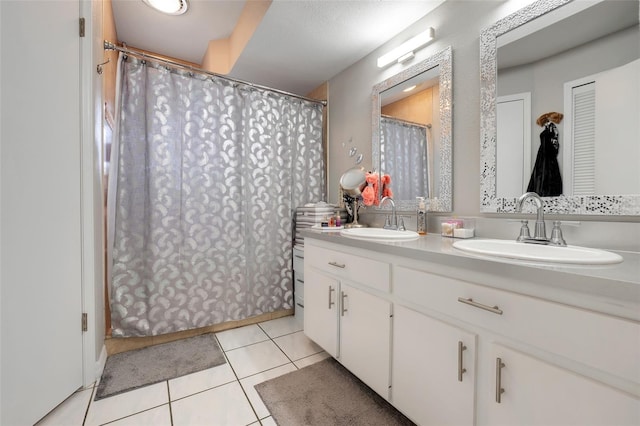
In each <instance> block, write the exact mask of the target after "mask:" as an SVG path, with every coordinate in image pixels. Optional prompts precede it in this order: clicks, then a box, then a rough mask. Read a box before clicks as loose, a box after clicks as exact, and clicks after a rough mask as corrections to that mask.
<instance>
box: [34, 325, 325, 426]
mask: <svg viewBox="0 0 640 426" xmlns="http://www.w3.org/2000/svg"><path fill="white" fill-rule="evenodd" d="M216 337H217V338H218V342H219V343H220V347H221V348H222V349H223V351H224V353H225V356H226V358H227V363H226V364H223V365H219V366H217V367H214V368H210V369H208V370H204V371H200V372H197V373H193V374H190V375H188V376H183V377H178V378H176V379H172V380H168V381H165V382H162V383H157V384H155V385H151V386H147V387H144V388H141V389H136V390H133V391H130V392H127V393H123V394H120V395H116V396H112V397H109V398H105V399H102V400H100V401H93V393H94V390H95V387H93V388H90V389H84V390H80V391H78V392H76V393H75V394H73V395H72V396H71V397H70V398H69V399H67V400H66V401H64V402H63V403H62V404H61V405H60V406H58V407H57V408H56V409H55V410H54V411H52V412H51V413H49V415H48V416H47V417H45V418H44V419H42V420H41V421H40V422H39V423H38V426H49V425H56V426H76V425H77V426H81V425H86V426H94V425H103V424H109V425H115V426H124V425H132V426H134V425H135V426H141V425H153V426H163V425H167V426H183V425H184V426H186V425H190V426H192V425H216V426H226V425H229V426H232V425H233V426H242V425H256V426H258V425H275V422H274V421H273V419H272V418H271V417H270V415H269V411H268V410H267V408H266V407H265V406H264V404H263V403H262V400H261V399H260V397H259V396H258V394H257V392H256V391H255V389H254V387H253V386H254V385H256V384H257V383H261V382H263V381H266V380H269V379H272V378H274V377H277V376H280V375H282V374H285V373H288V372H290V371H294V370H296V369H299V368H302V367H304V366H307V365H309V364H313V363H314V362H317V361H320V360H322V359H324V358H326V357H327V356H328V355H327V353H326V352H324V351H322V349H320V347H319V346H317V345H316V344H315V343H313V342H312V341H310V340H309V339H308V338H307V337H306V336H305V335H304V333H303V332H302V327H301V325H300V323H299V322H298V321H297V320H296V319H295V318H294V317H292V316H291V317H284V318H279V319H276V320H271V321H266V322H262V323H259V324H254V325H248V326H245V327H241V328H236V329H234V330H227V331H222V332H219V333H216Z"/></svg>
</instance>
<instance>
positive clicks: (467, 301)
mask: <svg viewBox="0 0 640 426" xmlns="http://www.w3.org/2000/svg"><path fill="white" fill-rule="evenodd" d="M458 302H461V303H464V304H467V305H471V306H473V307H475V308H480V309H484V310H485V311H489V312H492V313H494V314H498V315H502V309H500V308H498V306H489V305H483V304H482V303H478V302H474V301H473V299H471V298H469V299H465V298H463V297H458Z"/></svg>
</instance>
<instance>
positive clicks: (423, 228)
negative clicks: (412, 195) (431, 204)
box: [416, 197, 427, 235]
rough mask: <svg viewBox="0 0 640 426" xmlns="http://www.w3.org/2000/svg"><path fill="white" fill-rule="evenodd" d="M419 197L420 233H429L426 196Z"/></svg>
mask: <svg viewBox="0 0 640 426" xmlns="http://www.w3.org/2000/svg"><path fill="white" fill-rule="evenodd" d="M416 198H417V199H418V211H417V212H416V213H417V225H416V230H417V231H418V235H427V206H426V204H425V202H424V197H416Z"/></svg>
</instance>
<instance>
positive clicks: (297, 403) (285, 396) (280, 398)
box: [255, 358, 414, 426]
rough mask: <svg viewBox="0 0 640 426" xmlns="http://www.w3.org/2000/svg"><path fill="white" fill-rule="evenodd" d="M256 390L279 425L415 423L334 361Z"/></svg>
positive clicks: (350, 425) (276, 380)
mask: <svg viewBox="0 0 640 426" xmlns="http://www.w3.org/2000/svg"><path fill="white" fill-rule="evenodd" d="M255 388H256V390H257V391H258V394H259V395H260V397H261V398H262V401H263V402H264V404H265V405H266V406H267V408H268V409H269V412H270V413H271V416H272V417H273V418H274V420H275V421H276V423H277V424H278V425H279V426H301V425H312V426H316V425H334V426H342V425H349V426H352V425H362V426H375V425H380V426H393V425H413V424H414V423H412V422H411V421H410V420H409V419H407V418H406V417H405V416H404V415H403V414H402V413H400V412H399V411H398V410H396V409H395V408H393V406H391V404H389V403H388V402H387V401H385V400H384V399H383V398H381V397H380V396H379V395H378V394H376V393H375V392H374V391H373V390H371V388H369V387H368V386H367V385H365V384H364V383H362V382H361V381H360V380H359V379H358V378H357V377H355V376H354V375H353V374H351V373H350V372H349V371H348V370H347V369H345V368H344V367H343V366H342V365H340V364H339V363H338V362H337V361H336V360H334V359H333V358H328V359H325V360H323V361H320V362H318V363H316V364H313V365H310V366H308V367H305V368H302V369H300V370H297V371H293V372H291V373H288V374H285V375H283V376H279V377H276V378H274V379H271V380H268V381H266V382H263V383H259V384H257V385H255Z"/></svg>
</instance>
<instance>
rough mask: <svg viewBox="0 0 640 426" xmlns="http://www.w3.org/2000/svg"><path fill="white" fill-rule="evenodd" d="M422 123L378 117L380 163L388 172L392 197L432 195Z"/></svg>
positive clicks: (386, 172) (383, 170)
mask: <svg viewBox="0 0 640 426" xmlns="http://www.w3.org/2000/svg"><path fill="white" fill-rule="evenodd" d="M427 134H428V129H427V127H426V126H423V125H420V124H415V123H410V122H408V121H404V120H399V119H396V118H390V117H381V119H380V167H381V171H382V172H383V173H385V174H388V175H390V176H391V188H392V189H393V198H395V199H397V200H415V199H416V197H427V198H430V197H432V196H433V195H432V193H431V188H430V185H431V184H432V182H431V179H430V178H429V177H430V176H431V174H432V169H433V167H432V166H431V165H430V164H429V160H430V158H431V156H430V155H429V152H430V146H429V143H428V142H429V141H428V139H427Z"/></svg>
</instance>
